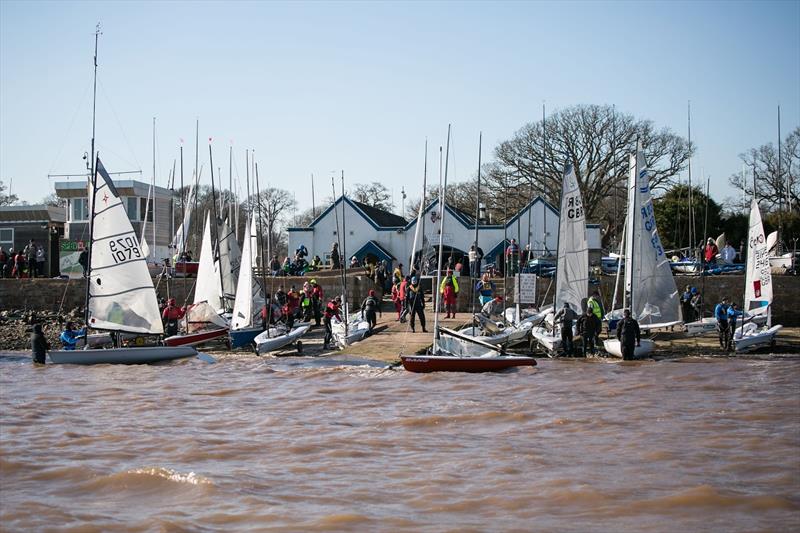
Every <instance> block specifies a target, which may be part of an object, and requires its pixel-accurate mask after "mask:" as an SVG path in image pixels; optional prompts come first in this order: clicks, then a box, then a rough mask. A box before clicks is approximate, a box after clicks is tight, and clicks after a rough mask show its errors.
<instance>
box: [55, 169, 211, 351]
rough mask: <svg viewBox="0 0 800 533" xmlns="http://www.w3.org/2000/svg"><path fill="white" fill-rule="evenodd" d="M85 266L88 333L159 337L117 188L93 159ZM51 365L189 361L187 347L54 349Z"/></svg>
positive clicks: (147, 280)
mask: <svg viewBox="0 0 800 533" xmlns="http://www.w3.org/2000/svg"><path fill="white" fill-rule="evenodd" d="M89 201H90V205H89V207H90V211H89V212H90V219H89V239H90V243H91V244H90V247H89V264H88V268H87V283H88V288H87V291H86V295H87V301H86V317H87V319H86V323H87V325H88V327H89V328H92V329H96V330H103V331H114V332H119V333H135V334H145V335H163V334H164V328H163V325H162V324H161V315H160V313H159V309H158V301H157V300H156V291H155V288H154V287H153V280H152V278H151V277H150V274H149V272H148V270H147V264H146V262H145V256H144V254H143V253H142V251H141V248H140V247H139V241H138V239H137V238H136V233H135V232H134V230H133V226H132V225H131V222H130V219H129V218H128V215H127V213H126V211H125V208H124V207H123V205H122V201H121V199H120V197H119V194H118V193H117V189H116V187H115V186H114V183H113V182H112V181H111V178H110V177H109V175H108V172H106V169H105V167H103V164H102V163H101V162H100V158H99V157H98V158H96V161H95V172H94V174H93V176H92V180H91V183H90V187H89ZM49 355H50V360H51V361H52V362H53V363H69V364H85V365H91V364H104V363H108V364H143V363H155V362H158V361H168V360H171V359H179V358H183V357H193V356H196V355H197V351H196V350H195V349H194V348H192V347H188V346H182V347H171V346H154V347H126V348H114V349H109V350H104V349H92V348H88V349H83V350H54V351H51V352H50V353H49Z"/></svg>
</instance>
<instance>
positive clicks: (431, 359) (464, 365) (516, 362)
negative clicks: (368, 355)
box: [400, 355, 536, 373]
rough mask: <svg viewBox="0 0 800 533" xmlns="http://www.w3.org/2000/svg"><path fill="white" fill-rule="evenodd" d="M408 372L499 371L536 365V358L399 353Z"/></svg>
mask: <svg viewBox="0 0 800 533" xmlns="http://www.w3.org/2000/svg"><path fill="white" fill-rule="evenodd" d="M400 359H401V361H402V362H403V368H405V369H406V370H407V371H409V372H420V373H427V372H500V371H503V370H507V369H509V368H514V367H518V366H536V359H534V358H533V357H523V356H515V355H501V356H496V357H457V356H450V355H401V356H400Z"/></svg>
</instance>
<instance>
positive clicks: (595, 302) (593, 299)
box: [586, 291, 606, 346]
mask: <svg viewBox="0 0 800 533" xmlns="http://www.w3.org/2000/svg"><path fill="white" fill-rule="evenodd" d="M586 307H587V308H588V309H590V310H591V311H592V314H593V315H594V316H596V317H597V321H598V323H599V324H600V325H601V327H598V328H597V329H596V334H595V339H594V341H595V345H597V346H599V345H600V330H601V329H602V324H603V316H605V314H606V311H605V309H604V308H603V302H602V301H601V300H600V291H594V292H593V293H592V295H591V296H589V300H588V301H587V302H586Z"/></svg>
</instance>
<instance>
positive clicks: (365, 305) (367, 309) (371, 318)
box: [361, 289, 383, 333]
mask: <svg viewBox="0 0 800 533" xmlns="http://www.w3.org/2000/svg"><path fill="white" fill-rule="evenodd" d="M376 312H377V313H380V314H381V316H383V313H381V304H380V302H379V301H378V297H377V296H375V291H374V290H372V289H370V291H369V296H367V297H366V298H364V301H363V302H362V303H361V318H365V319H366V320H367V322H369V331H370V333H371V332H372V329H373V328H374V327H375V326H376V325H377V324H378V319H377V317H376V316H375V313H376Z"/></svg>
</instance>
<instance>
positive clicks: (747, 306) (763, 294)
mask: <svg viewBox="0 0 800 533" xmlns="http://www.w3.org/2000/svg"><path fill="white" fill-rule="evenodd" d="M768 246H769V243H768V239H765V238H764V226H763V224H762V223H761V211H759V209H758V202H756V201H755V200H753V202H752V204H751V205H750V230H749V233H748V238H747V270H746V271H745V276H746V277H745V288H744V310H745V311H747V312H748V313H750V314H753V315H763V314H765V313H767V312H768V311H769V305H770V304H771V303H772V273H771V270H770V266H769V248H768Z"/></svg>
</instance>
